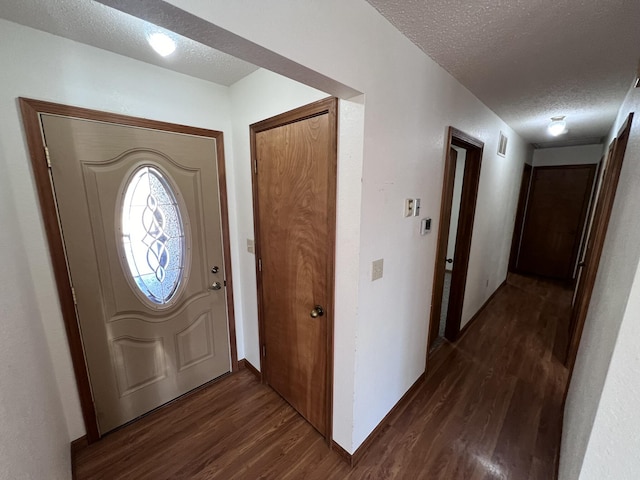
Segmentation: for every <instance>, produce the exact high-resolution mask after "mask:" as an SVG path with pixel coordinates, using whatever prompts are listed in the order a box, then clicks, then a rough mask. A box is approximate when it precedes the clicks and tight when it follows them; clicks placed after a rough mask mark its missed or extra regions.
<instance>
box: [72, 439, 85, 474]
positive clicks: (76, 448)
mask: <svg viewBox="0 0 640 480" xmlns="http://www.w3.org/2000/svg"><path fill="white" fill-rule="evenodd" d="M88 446H89V439H88V438H87V436H86V435H83V436H81V437H80V438H76V439H75V440H72V441H71V444H70V448H69V450H70V451H71V478H72V479H73V480H75V479H76V478H77V473H76V457H77V456H78V453H79V452H80V451H82V450H84V449H85V448H87V447H88Z"/></svg>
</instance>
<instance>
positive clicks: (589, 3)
mask: <svg viewBox="0 0 640 480" xmlns="http://www.w3.org/2000/svg"><path fill="white" fill-rule="evenodd" d="M367 1H368V2H369V3H371V4H372V5H373V6H374V7H375V8H376V9H378V11H380V13H382V14H383V15H384V16H385V17H386V18H387V19H388V20H389V21H390V22H391V23H392V24H393V25H394V26H395V27H396V28H398V29H399V30H400V31H401V32H402V33H404V34H405V35H406V36H407V37H408V38H409V39H410V40H411V41H413V42H414V43H415V44H416V45H418V46H419V47H420V48H421V49H422V50H423V51H424V52H425V53H427V54H428V55H429V56H430V57H431V58H433V59H434V60H435V61H436V62H438V63H439V64H440V65H441V66H442V67H444V68H445V69H446V70H447V71H449V73H451V74H452V75H453V76H454V77H455V78H457V79H458V80H459V81H460V82H461V83H462V84H463V85H465V86H466V87H467V88H468V89H469V90H471V91H472V92H473V93H474V94H475V95H476V96H477V97H478V98H480V100H482V101H483V102H484V103H485V104H487V105H488V106H489V107H490V108H491V109H492V110H493V111H495V112H496V113H497V114H498V115H499V116H500V117H501V118H502V119H503V120H504V121H505V122H507V123H508V124H509V125H510V126H511V127H513V128H514V129H515V130H516V131H517V132H518V133H519V134H520V135H522V136H523V137H524V138H525V139H526V140H528V141H529V142H532V143H538V144H541V146H542V145H544V146H549V143H548V142H550V141H552V140H554V139H553V137H550V136H549V135H548V134H547V133H546V131H545V128H546V125H547V124H548V123H549V121H550V118H551V117H552V116H556V115H566V117H567V118H566V121H567V124H568V128H569V133H568V134H566V135H564V136H562V137H560V140H559V141H560V142H561V143H574V144H575V143H581V142H592V141H594V140H597V139H598V138H599V137H603V136H604V135H606V134H607V133H608V130H609V129H610V128H611V125H612V123H613V121H614V119H615V116H616V113H617V110H618V108H619V107H620V105H621V103H622V101H623V99H624V96H625V94H626V92H627V91H628V89H629V87H630V86H631V84H632V82H633V80H634V78H635V72H636V66H637V62H638V59H639V58H640V1H639V0H367Z"/></svg>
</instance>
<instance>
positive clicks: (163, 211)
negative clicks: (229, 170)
mask: <svg viewBox="0 0 640 480" xmlns="http://www.w3.org/2000/svg"><path fill="white" fill-rule="evenodd" d="M41 122H42V128H43V134H44V137H45V141H46V145H47V148H48V152H49V159H50V164H51V167H50V168H51V178H52V181H53V187H54V189H55V198H56V202H57V206H58V213H59V221H60V226H61V231H62V235H63V238H64V246H65V251H66V256H67V265H68V269H69V275H70V278H71V282H72V286H73V291H74V298H75V303H76V312H77V318H78V322H79V326H80V330H81V335H82V341H83V347H84V352H85V356H86V363H87V368H88V372H89V379H90V383H91V389H92V394H93V398H94V403H95V408H96V414H97V421H98V428H99V431H100V433H105V432H108V431H109V430H112V429H114V428H116V427H118V426H120V425H122V424H124V423H126V422H128V421H130V420H132V419H135V418H136V417H138V416H140V415H142V414H144V413H146V412H148V411H150V410H152V409H154V408H156V407H158V406H160V405H162V404H164V403H166V402H169V401H171V400H173V399H175V398H176V397H178V396H180V395H182V394H184V393H186V392H188V391H190V390H192V389H194V388H196V387H198V386H200V385H202V384H204V383H206V382H208V381H210V380H212V379H215V378H216V377H218V376H220V375H223V374H225V373H227V372H229V371H230V370H231V360H230V344H229V327H228V323H227V304H226V299H225V280H224V271H225V270H224V265H223V262H224V257H223V245H222V238H223V237H222V227H221V217H220V194H219V187H218V171H217V163H216V139H214V138H208V137H200V136H197V135H186V134H179V133H172V132H167V131H159V130H153V129H148V128H138V127H131V126H124V125H118V124H113V123H106V122H98V121H90V120H84V119H78V118H71V117H65V116H57V115H48V114H43V115H41Z"/></svg>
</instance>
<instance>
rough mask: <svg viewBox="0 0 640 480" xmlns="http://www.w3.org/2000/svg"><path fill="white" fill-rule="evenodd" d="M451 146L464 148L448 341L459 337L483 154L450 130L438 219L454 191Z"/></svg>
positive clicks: (440, 278) (440, 248) (439, 258)
mask: <svg viewBox="0 0 640 480" xmlns="http://www.w3.org/2000/svg"><path fill="white" fill-rule="evenodd" d="M452 146H456V147H461V148H464V149H466V151H467V153H466V158H465V169H464V177H463V185H462V198H461V199H460V213H459V216H458V232H457V236H456V248H455V255H454V263H453V265H454V272H453V275H452V278H451V292H450V294H449V305H450V311H449V312H448V314H447V325H446V329H445V336H446V338H447V339H448V340H451V341H455V340H456V339H457V338H458V336H459V335H460V324H461V320H462V301H463V299H464V292H465V288H466V281H467V273H468V269H469V255H470V253H471V239H472V235H473V223H474V219H475V212H476V204H477V200H478V189H479V186H480V171H481V167H482V155H483V151H484V143H483V142H482V141H480V140H478V139H476V138H474V137H472V136H471V135H468V134H466V133H465V132H463V131H461V130H458V129H457V128H454V127H451V126H450V127H449V129H448V132H447V142H446V146H445V148H446V150H445V152H446V153H445V175H444V178H443V184H442V185H443V186H442V192H443V193H442V200H441V204H440V218H444V217H446V216H448V215H447V212H449V214H450V211H451V203H452V199H453V190H451V192H450V193H449V192H448V188H447V186H448V185H449V184H451V183H452V182H453V179H452V178H451V176H452V174H453V175H455V169H452V168H451V165H450V164H451V163H452V159H451V155H450V150H451V147H452ZM448 227H449V225H448V224H447V225H444V224H443V223H442V221H440V226H439V229H438V245H437V249H436V259H435V269H434V274H433V275H434V277H433V285H434V287H433V292H432V297H431V314H430V320H429V334H428V337H427V358H428V356H429V350H430V347H431V344H432V342H433V341H434V340H435V339H436V338H437V328H438V327H437V326H438V325H439V323H440V311H441V308H442V290H443V288H444V270H445V263H444V259H445V258H446V254H447V242H448V237H449V228H448ZM451 307H453V310H451Z"/></svg>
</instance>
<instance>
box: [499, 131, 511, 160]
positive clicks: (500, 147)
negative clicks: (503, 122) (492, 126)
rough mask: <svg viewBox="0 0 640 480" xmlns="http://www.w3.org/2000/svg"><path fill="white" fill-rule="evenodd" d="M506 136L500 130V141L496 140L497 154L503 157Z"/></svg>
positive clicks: (505, 152) (505, 148)
mask: <svg viewBox="0 0 640 480" xmlns="http://www.w3.org/2000/svg"><path fill="white" fill-rule="evenodd" d="M508 140H509V139H508V138H507V136H506V135H505V134H504V133H502V132H500V141H499V142H498V155H500V156H501V157H504V156H505V155H506V154H507V141H508Z"/></svg>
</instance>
